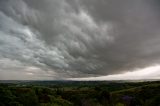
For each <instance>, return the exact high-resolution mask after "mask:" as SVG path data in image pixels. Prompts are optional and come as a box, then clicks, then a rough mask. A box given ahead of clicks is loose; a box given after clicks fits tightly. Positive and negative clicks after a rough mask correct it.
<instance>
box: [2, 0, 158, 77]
mask: <svg viewBox="0 0 160 106" xmlns="http://www.w3.org/2000/svg"><path fill="white" fill-rule="evenodd" d="M159 5H160V3H159V2H158V0H152V1H150V0H139V1H133V0H120V1H117V0H32V1H31V0H14V1H13V0H1V1H0V60H1V61H0V73H5V75H6V77H7V74H10V73H12V72H15V73H16V72H17V73H19V72H24V73H23V74H24V76H25V73H26V76H27V75H29V76H36V78H37V79H41V78H42V79H47V78H53V79H58V78H67V77H93V76H101V75H111V74H119V73H122V72H127V71H128V70H134V69H136V68H143V67H148V66H152V65H154V64H159V62H160V49H159V48H160V35H159V34H160V21H159V18H160V14H159ZM28 70H30V71H29V72H28ZM35 70H36V72H35ZM1 77H2V76H1ZM8 77H10V76H8ZM32 78H33V79H34V77H29V79H32Z"/></svg>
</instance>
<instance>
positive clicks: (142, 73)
mask: <svg viewBox="0 0 160 106" xmlns="http://www.w3.org/2000/svg"><path fill="white" fill-rule="evenodd" d="M159 75H160V65H153V66H149V67H146V68H143V69H135V70H133V71H130V72H126V73H123V74H116V75H107V76H100V77H89V78H69V79H68V80H142V79H160V77H159Z"/></svg>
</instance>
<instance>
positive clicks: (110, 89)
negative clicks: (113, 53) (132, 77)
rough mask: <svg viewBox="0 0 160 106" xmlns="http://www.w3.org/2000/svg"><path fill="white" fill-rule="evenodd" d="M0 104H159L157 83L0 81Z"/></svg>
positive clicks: (58, 105) (9, 105) (124, 105)
mask: <svg viewBox="0 0 160 106" xmlns="http://www.w3.org/2000/svg"><path fill="white" fill-rule="evenodd" d="M0 106H160V82H159V81H154V82H105V81H101V82H98V81H92V82H82V81H35V82H18V83H17V82H16V83H1V84H0Z"/></svg>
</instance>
